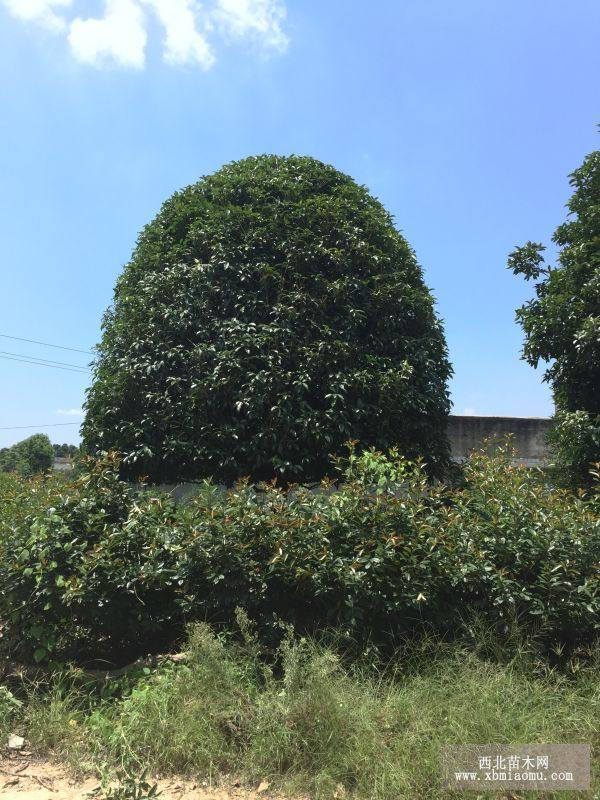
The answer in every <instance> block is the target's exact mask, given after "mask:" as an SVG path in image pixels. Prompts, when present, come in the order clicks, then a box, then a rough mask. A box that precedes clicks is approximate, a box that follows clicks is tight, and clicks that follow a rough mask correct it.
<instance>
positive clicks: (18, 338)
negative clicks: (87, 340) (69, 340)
mask: <svg viewBox="0 0 600 800" xmlns="http://www.w3.org/2000/svg"><path fill="white" fill-rule="evenodd" d="M0 338H1V339H14V340H15V341H16V342H29V344H41V345H43V346H44V347H54V348H56V349H57V350H71V351H72V352H73V353H85V354H86V355H88V356H93V355H95V354H94V353H92V351H91V350H80V349H79V348H78V347H64V346H63V345H60V344H50V343H49V342H40V341H38V340H37V339H23V338H22V337H21V336H9V335H8V334H7V333H0Z"/></svg>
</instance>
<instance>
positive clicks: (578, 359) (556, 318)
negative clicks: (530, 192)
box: [509, 150, 600, 485]
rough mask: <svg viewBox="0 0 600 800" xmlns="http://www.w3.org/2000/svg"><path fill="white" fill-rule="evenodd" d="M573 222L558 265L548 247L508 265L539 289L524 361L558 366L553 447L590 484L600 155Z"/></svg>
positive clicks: (558, 238) (584, 180)
mask: <svg viewBox="0 0 600 800" xmlns="http://www.w3.org/2000/svg"><path fill="white" fill-rule="evenodd" d="M571 185H572V186H573V188H574V193H573V195H572V197H571V199H570V200H569V203H568V209H569V212H570V213H569V218H568V220H567V221H566V222H565V223H564V224H562V225H560V226H559V227H558V228H557V230H556V232H555V234H554V237H553V241H554V243H555V244H556V245H557V247H558V248H559V253H558V266H556V267H545V266H544V257H543V255H542V253H543V251H544V249H545V248H544V247H543V246H542V245H541V244H536V243H533V242H528V243H527V244H526V245H525V246H524V247H519V248H517V249H516V250H515V252H514V253H513V254H512V255H511V256H510V258H509V267H510V268H511V269H512V270H513V272H515V274H522V275H524V276H525V277H526V278H527V279H528V280H535V281H538V279H540V278H541V280H539V281H538V282H537V283H536V284H535V292H536V297H535V299H533V300H531V301H529V302H528V303H526V304H525V305H524V306H523V307H522V308H520V309H519V310H518V311H517V319H518V321H519V322H520V323H521V325H522V327H523V330H524V332H525V347H524V358H525V359H526V360H527V361H528V362H529V363H530V364H532V365H533V366H534V367H536V366H537V365H538V363H539V361H540V360H541V361H545V362H551V363H550V365H549V366H548V368H547V369H546V372H545V380H547V381H549V382H550V383H551V385H552V389H553V393H554V399H555V402H556V409H557V426H556V429H555V433H554V441H555V443H556V445H557V455H558V460H559V464H560V466H561V467H562V469H563V471H564V472H566V473H567V474H568V475H569V476H570V479H571V481H572V482H573V483H575V484H579V485H582V484H584V485H589V482H590V477H589V469H590V465H591V464H592V463H594V462H598V461H600V150H596V151H595V152H594V153H591V154H590V155H589V156H587V158H586V159H585V161H584V163H583V164H582V166H581V167H580V168H579V169H577V170H575V172H574V173H573V174H572V175H571Z"/></svg>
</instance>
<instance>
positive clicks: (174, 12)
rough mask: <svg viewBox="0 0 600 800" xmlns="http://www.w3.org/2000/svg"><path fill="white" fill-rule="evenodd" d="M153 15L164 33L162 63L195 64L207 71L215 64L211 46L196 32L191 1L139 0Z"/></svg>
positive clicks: (194, 8) (193, 7) (194, 5)
mask: <svg viewBox="0 0 600 800" xmlns="http://www.w3.org/2000/svg"><path fill="white" fill-rule="evenodd" d="M142 2H144V3H145V4H146V5H147V6H150V7H151V8H153V9H154V11H155V12H156V14H157V16H158V18H159V20H160V22H161V24H162V25H163V26H164V29H165V34H166V37H165V60H166V61H169V62H170V63H172V64H188V63H194V62H195V63H197V64H200V66H202V67H204V68H205V69H208V67H210V66H212V64H213V63H214V61H215V57H214V55H213V52H212V49H211V46H210V45H209V43H208V42H207V40H206V38H205V37H204V36H203V34H201V33H200V32H199V31H198V29H197V22H196V16H195V12H197V11H198V9H197V6H196V3H194V2H193V0H142Z"/></svg>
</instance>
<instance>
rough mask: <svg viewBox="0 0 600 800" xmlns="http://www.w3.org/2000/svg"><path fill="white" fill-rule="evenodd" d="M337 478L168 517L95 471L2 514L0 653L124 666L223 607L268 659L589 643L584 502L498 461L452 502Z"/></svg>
mask: <svg viewBox="0 0 600 800" xmlns="http://www.w3.org/2000/svg"><path fill="white" fill-rule="evenodd" d="M343 478H344V482H343V483H342V484H341V485H340V486H339V487H337V488H336V487H333V486H331V485H329V484H327V483H325V484H324V485H323V487H322V491H321V492H318V493H314V492H310V491H308V490H305V489H291V490H289V491H287V492H286V491H283V490H280V489H277V488H273V487H269V486H267V487H264V491H260V492H258V491H257V490H256V489H255V487H252V486H248V485H240V486H238V487H237V488H236V489H235V490H233V491H230V492H228V493H223V492H222V491H221V490H219V489H217V488H216V487H214V486H211V485H210V484H207V485H205V487H204V488H203V490H202V491H201V492H200V494H199V496H198V497H197V498H196V499H195V500H193V501H192V502H191V503H189V504H187V505H180V506H176V505H174V504H173V503H172V502H171V501H170V500H169V499H167V498H164V497H157V496H153V495H152V494H149V493H144V492H142V493H140V492H138V491H134V490H133V489H131V488H129V487H128V486H127V485H126V484H123V483H122V482H121V481H119V479H118V463H117V462H116V461H114V460H113V461H108V462H103V463H100V464H97V465H96V466H94V467H93V469H92V470H91V472H90V473H89V474H87V475H85V476H84V477H83V478H81V479H80V480H79V481H78V482H77V483H76V484H75V486H74V487H73V488H72V489H71V490H70V491H69V492H65V493H64V494H61V495H59V496H57V497H54V498H52V505H50V504H48V505H47V506H46V507H45V508H43V509H40V508H39V507H38V508H33V509H32V510H31V511H30V512H29V513H25V514H24V513H23V509H22V508H21V507H19V506H18V504H17V509H16V510H13V511H10V509H11V506H10V505H8V506H6V508H8V509H9V511H8V513H6V512H5V518H4V520H3V523H2V524H3V527H2V534H1V537H0V585H2V586H3V593H2V595H1V596H0V629H1V630H2V631H3V640H2V641H3V643H4V648H5V650H7V651H8V652H9V653H11V654H13V655H15V656H18V657H19V658H24V659H31V658H33V659H34V660H36V661H44V660H46V659H48V658H61V659H62V658H66V657H69V658H75V659H89V658H106V659H116V660H127V659H130V658H132V657H133V656H135V655H138V654H140V653H144V652H147V650H149V649H157V648H159V647H164V646H166V644H168V643H171V642H173V641H174V640H175V639H176V638H177V637H178V636H179V635H181V633H182V631H183V627H184V625H185V623H186V622H188V621H192V620H208V621H210V622H212V623H214V624H216V625H218V626H225V625H229V624H231V622H232V620H233V618H234V614H235V609H236V608H237V607H243V608H244V609H246V611H247V613H248V614H249V615H250V617H251V618H252V619H254V620H256V621H257V623H258V626H259V632H260V635H261V637H262V638H263V640H264V641H265V642H266V643H268V644H270V645H273V644H275V643H276V642H277V641H278V640H279V637H280V635H281V629H282V624H283V623H291V624H292V625H294V626H295V627H296V629H297V630H299V631H301V632H313V631H316V630H319V629H323V628H327V627H336V628H341V630H342V631H344V632H345V633H346V634H347V635H348V636H350V637H352V638H353V639H355V640H359V641H360V640H364V639H367V638H371V639H373V640H375V641H384V640H386V639H389V637H394V636H397V635H400V634H414V633H416V632H418V631H419V630H422V629H424V628H429V629H432V628H433V629H435V630H438V631H440V632H445V633H451V634H457V633H460V632H461V631H462V632H464V630H465V626H468V624H469V622H470V621H472V619H473V618H474V617H475V616H476V617H477V618H478V619H479V620H480V621H481V622H482V623H483V624H485V625H488V626H491V627H493V628H495V629H496V630H498V631H499V632H502V633H506V632H508V631H509V630H510V629H511V628H512V627H514V626H515V625H517V626H519V627H520V628H521V629H522V630H523V631H525V632H526V633H529V634H535V635H537V636H539V637H540V639H543V640H545V641H547V642H549V643H560V644H567V645H574V644H576V643H578V642H582V641H589V640H591V639H593V638H594V637H595V636H596V635H597V633H598V630H599V628H600V576H599V574H598V563H599V561H600V515H599V513H598V510H599V509H598V501H597V500H596V499H594V500H592V501H590V502H587V503H585V502H583V501H582V500H580V499H578V498H577V497H574V496H572V495H570V494H569V493H566V492H562V491H555V490H553V489H551V488H549V487H548V486H546V485H545V484H544V483H543V482H542V481H541V479H540V477H539V475H537V474H536V473H531V472H528V471H526V470H524V469H522V468H518V467H512V466H511V465H510V460H509V454H507V453H500V454H499V455H497V456H495V457H488V456H483V455H481V456H475V457H473V458H472V459H471V461H470V462H469V463H468V464H467V466H466V469H465V483H464V486H463V487H462V488H460V489H455V490H450V489H448V488H446V487H444V486H441V485H440V486H436V487H431V486H430V485H428V482H427V477H426V475H425V473H424V471H423V469H422V468H421V467H420V466H419V465H415V464H411V463H410V462H406V461H405V460H403V459H402V458H400V457H399V456H398V454H393V453H392V455H391V457H389V458H385V457H384V456H382V455H380V454H377V453H376V452H371V451H368V452H365V453H363V454H362V455H353V454H351V457H350V459H349V462H348V464H347V466H346V469H345V474H344V476H343ZM7 516H8V518H6V517H7ZM11 517H12V521H11Z"/></svg>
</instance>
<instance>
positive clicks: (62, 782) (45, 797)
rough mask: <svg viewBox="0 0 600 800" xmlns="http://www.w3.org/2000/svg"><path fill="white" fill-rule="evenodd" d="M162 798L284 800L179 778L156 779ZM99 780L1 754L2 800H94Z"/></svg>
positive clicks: (263, 789) (264, 792)
mask: <svg viewBox="0 0 600 800" xmlns="http://www.w3.org/2000/svg"><path fill="white" fill-rule="evenodd" d="M157 783H158V788H159V791H160V792H162V794H161V796H160V800H283V798H281V797H280V796H275V795H273V794H271V793H270V792H269V791H268V785H266V784H265V783H263V784H261V785H260V786H259V787H257V788H256V789H254V790H253V789H247V788H242V787H241V786H239V785H237V784H233V785H231V784H232V782H229V783H230V785H227V786H225V787H222V788H219V789H210V788H209V787H207V786H202V785H198V784H196V783H194V782H193V781H185V780H178V779H169V780H159V781H157ZM98 785H99V781H98V780H97V779H94V778H90V779H86V780H84V781H81V780H77V779H74V778H73V776H72V775H70V774H69V772H68V771H67V770H66V768H65V767H64V766H61V765H60V764H54V763H52V762H49V761H39V760H36V759H33V758H26V757H14V758H2V757H1V756H0V798H1V800H93V795H92V794H91V793H93V791H94V789H96V788H97V787H98Z"/></svg>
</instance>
